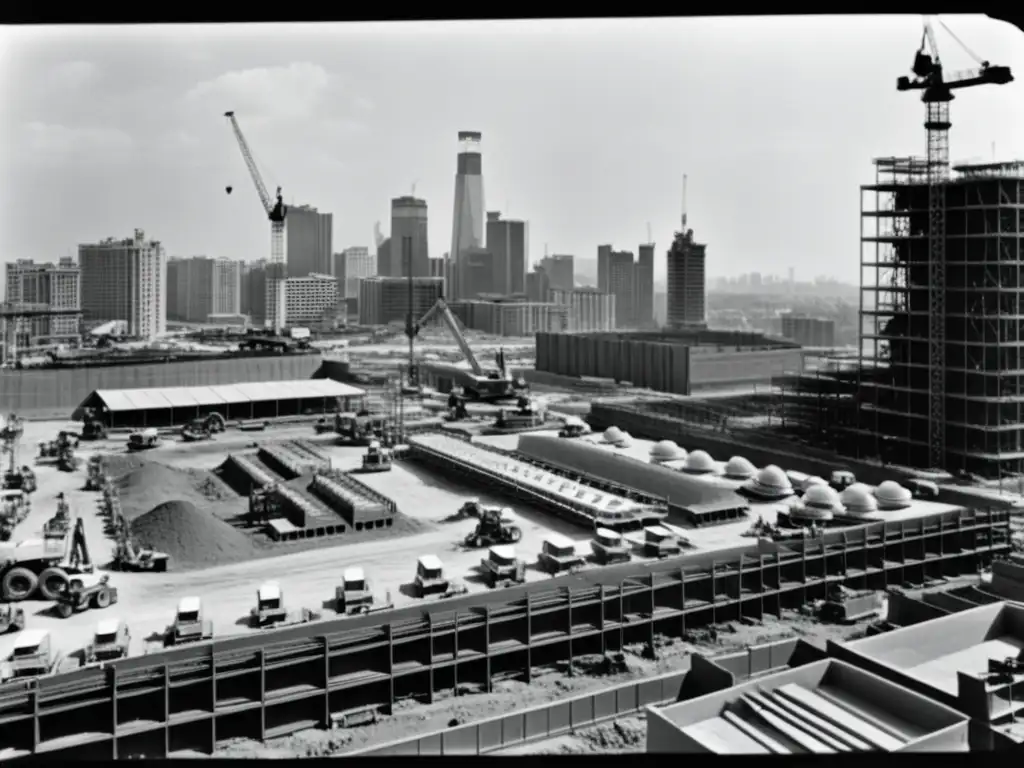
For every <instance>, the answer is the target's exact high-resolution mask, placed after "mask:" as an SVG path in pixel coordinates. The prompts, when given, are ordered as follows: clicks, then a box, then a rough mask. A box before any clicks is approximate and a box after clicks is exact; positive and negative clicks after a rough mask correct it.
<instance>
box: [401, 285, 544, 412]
mask: <svg viewBox="0 0 1024 768" xmlns="http://www.w3.org/2000/svg"><path fill="white" fill-rule="evenodd" d="M437 316H440V317H441V320H442V321H443V322H444V324H445V326H447V328H448V331H449V333H451V335H452V337H453V338H454V339H455V343H456V344H458V346H459V350H460V351H461V352H462V355H463V357H465V358H466V362H467V363H469V367H470V370H468V371H466V370H463V369H462V368H459V367H456V366H450V367H448V366H445V367H444V371H445V374H446V375H450V376H451V377H452V381H453V383H456V384H458V385H460V386H461V387H462V390H463V392H465V393H466V395H467V396H468V397H469V398H470V399H471V400H477V401H481V402H494V401H498V400H509V399H512V398H515V397H517V396H518V394H519V392H520V391H522V390H523V389H526V382H525V381H523V380H522V379H516V380H513V379H512V377H511V376H510V375H509V373H508V369H507V368H506V366H505V352H504V350H499V352H498V354H497V363H498V367H497V368H496V369H490V370H484V368H483V366H481V365H480V362H479V361H478V360H477V358H476V355H475V354H474V353H473V350H472V349H471V348H470V346H469V342H468V341H466V337H465V335H464V334H463V332H462V330H461V329H460V327H459V321H458V320H457V319H456V317H455V315H454V314H453V313H452V310H451V308H450V307H449V306H448V304H447V302H446V301H445V300H444V299H443V298H439V299H438V300H437V301H436V302H435V303H434V306H432V307H431V308H430V309H429V310H427V313H426V314H425V315H423V317H422V318H420V321H419V322H418V323H415V324H413V325H412V326H411V327H410V328H407V329H406V335H408V336H409V358H410V359H409V366H410V369H412V368H416V367H417V366H416V363H415V360H414V359H413V356H414V352H413V339H414V338H415V337H416V335H417V334H418V333H419V331H420V329H421V328H423V326H425V325H426V324H427V323H429V322H430V321H431V320H433V319H434V318H435V317H437ZM434 367H435V368H436V367H438V366H436V365H434Z"/></svg>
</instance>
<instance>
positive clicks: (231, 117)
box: [224, 112, 285, 222]
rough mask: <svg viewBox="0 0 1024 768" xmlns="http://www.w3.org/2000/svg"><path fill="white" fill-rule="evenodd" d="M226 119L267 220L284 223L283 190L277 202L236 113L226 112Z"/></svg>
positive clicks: (279, 190) (278, 194)
mask: <svg viewBox="0 0 1024 768" xmlns="http://www.w3.org/2000/svg"><path fill="white" fill-rule="evenodd" d="M224 117H226V118H227V119H228V121H229V122H230V123H231V130H232V131H233V132H234V134H235V140H236V141H238V148H239V149H240V150H241V151H242V159H243V160H245V165H246V167H247V168H248V169H249V175H250V176H251V177H252V183H253V184H255V185H256V194H258V195H259V196H260V202H261V203H262V204H263V210H264V211H266V213H267V218H269V219H270V220H271V221H273V222H281V221H284V217H285V206H284V203H283V202H282V199H281V188H280V187H278V188H277V200H276V201H275V200H274V199H272V198H271V197H270V193H269V192H268V191H267V185H266V184H265V183H264V182H263V176H262V175H261V174H260V169H259V168H258V167H257V166H256V160H255V159H254V158H253V156H252V150H251V149H249V142H247V141H246V140H245V136H244V135H243V134H242V129H241V128H240V127H239V126H238V121H237V120H236V119H235V113H234V112H225V113H224Z"/></svg>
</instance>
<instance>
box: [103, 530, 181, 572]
mask: <svg viewBox="0 0 1024 768" xmlns="http://www.w3.org/2000/svg"><path fill="white" fill-rule="evenodd" d="M170 562H171V556H170V555H168V554H167V553H166V552H155V551H154V550H153V549H152V548H151V547H142V546H138V545H136V544H135V542H134V541H132V539H131V537H130V536H129V535H128V533H127V531H125V530H124V528H123V527H122V528H121V532H120V536H119V538H118V542H117V546H116V548H115V550H114V568H115V569H116V570H118V571H131V572H133V573H141V572H143V571H153V572H154V573H165V572H166V571H167V567H168V565H169V564H170Z"/></svg>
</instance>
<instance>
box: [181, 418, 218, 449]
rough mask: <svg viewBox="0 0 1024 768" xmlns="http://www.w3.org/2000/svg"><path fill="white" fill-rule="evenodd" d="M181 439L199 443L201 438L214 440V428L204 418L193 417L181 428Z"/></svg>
mask: <svg viewBox="0 0 1024 768" xmlns="http://www.w3.org/2000/svg"><path fill="white" fill-rule="evenodd" d="M181 439H182V440H184V441H185V442H186V443H198V442H199V441H200V440H212V439H213V430H212V429H210V426H209V425H208V424H207V423H206V421H205V420H204V419H192V421H190V422H189V423H188V424H186V425H185V426H183V427H182V428H181Z"/></svg>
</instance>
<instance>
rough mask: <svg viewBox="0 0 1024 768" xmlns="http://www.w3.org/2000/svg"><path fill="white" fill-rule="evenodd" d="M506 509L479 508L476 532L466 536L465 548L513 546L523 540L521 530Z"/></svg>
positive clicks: (509, 510)
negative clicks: (499, 545)
mask: <svg viewBox="0 0 1024 768" xmlns="http://www.w3.org/2000/svg"><path fill="white" fill-rule="evenodd" d="M517 522H518V521H517V519H516V516H515V514H514V513H513V512H512V510H511V509H509V508H508V507H485V506H482V505H481V506H480V522H479V523H477V526H476V530H474V531H473V532H472V533H470V534H469V535H468V536H466V538H465V541H464V542H463V544H464V545H465V546H467V547H474V548H480V547H490V546H493V545H495V544H515V543H517V542H518V541H519V540H520V539H522V538H523V529H522V528H520V527H519V526H518V525H516V523H517Z"/></svg>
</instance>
